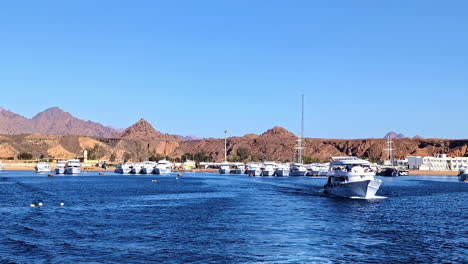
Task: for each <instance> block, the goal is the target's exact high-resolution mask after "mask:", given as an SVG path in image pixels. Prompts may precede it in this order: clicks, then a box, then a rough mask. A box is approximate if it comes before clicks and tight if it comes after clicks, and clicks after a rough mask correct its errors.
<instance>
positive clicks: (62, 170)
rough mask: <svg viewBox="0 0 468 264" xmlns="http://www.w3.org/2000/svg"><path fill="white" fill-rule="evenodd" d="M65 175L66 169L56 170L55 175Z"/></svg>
mask: <svg viewBox="0 0 468 264" xmlns="http://www.w3.org/2000/svg"><path fill="white" fill-rule="evenodd" d="M64 173H65V168H58V169H55V174H64Z"/></svg>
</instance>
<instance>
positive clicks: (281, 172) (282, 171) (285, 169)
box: [275, 163, 289, 177]
mask: <svg viewBox="0 0 468 264" xmlns="http://www.w3.org/2000/svg"><path fill="white" fill-rule="evenodd" d="M275 176H277V177H285V176H289V165H288V164H284V163H281V164H278V166H277V167H276V171H275Z"/></svg>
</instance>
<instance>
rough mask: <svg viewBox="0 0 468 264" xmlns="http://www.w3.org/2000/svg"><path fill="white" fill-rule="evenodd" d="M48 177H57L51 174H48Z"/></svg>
mask: <svg viewBox="0 0 468 264" xmlns="http://www.w3.org/2000/svg"><path fill="white" fill-rule="evenodd" d="M47 176H48V177H54V176H55V175H53V174H52V173H51V174H47Z"/></svg>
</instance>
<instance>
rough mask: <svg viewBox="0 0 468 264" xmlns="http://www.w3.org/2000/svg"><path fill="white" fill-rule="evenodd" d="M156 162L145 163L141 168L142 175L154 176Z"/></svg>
mask: <svg viewBox="0 0 468 264" xmlns="http://www.w3.org/2000/svg"><path fill="white" fill-rule="evenodd" d="M156 164H157V163H156V162H154V161H145V162H143V164H142V166H141V170H140V173H141V174H152V173H153V171H154V167H156Z"/></svg>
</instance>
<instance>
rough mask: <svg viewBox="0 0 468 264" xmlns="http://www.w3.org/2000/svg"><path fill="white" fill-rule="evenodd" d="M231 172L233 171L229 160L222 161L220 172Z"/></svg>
mask: <svg viewBox="0 0 468 264" xmlns="http://www.w3.org/2000/svg"><path fill="white" fill-rule="evenodd" d="M229 173H231V167H230V164H229V162H227V161H224V162H221V165H220V167H219V174H229Z"/></svg>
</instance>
